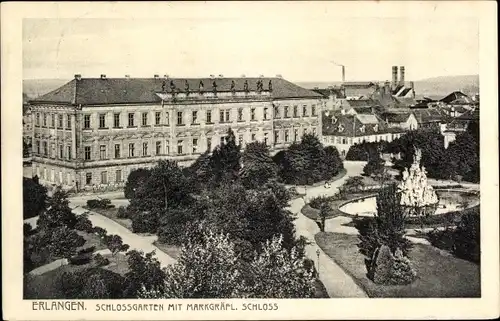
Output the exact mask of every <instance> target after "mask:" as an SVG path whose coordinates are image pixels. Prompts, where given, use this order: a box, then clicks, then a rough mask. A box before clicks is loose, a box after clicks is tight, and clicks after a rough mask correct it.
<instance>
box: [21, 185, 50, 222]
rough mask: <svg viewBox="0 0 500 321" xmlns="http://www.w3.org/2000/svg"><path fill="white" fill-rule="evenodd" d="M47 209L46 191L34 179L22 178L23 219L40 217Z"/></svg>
mask: <svg viewBox="0 0 500 321" xmlns="http://www.w3.org/2000/svg"><path fill="white" fill-rule="evenodd" d="M46 208H47V189H46V188H45V187H44V186H43V185H41V184H39V183H38V177H36V176H35V178H34V179H31V178H27V177H23V217H24V219H27V218H31V217H35V216H38V215H40V213H41V212H42V211H44V210H45V209H46Z"/></svg>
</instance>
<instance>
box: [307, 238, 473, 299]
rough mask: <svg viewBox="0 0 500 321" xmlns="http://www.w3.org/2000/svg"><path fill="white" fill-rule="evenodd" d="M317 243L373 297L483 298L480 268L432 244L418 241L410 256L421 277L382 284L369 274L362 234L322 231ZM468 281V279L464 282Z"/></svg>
mask: <svg viewBox="0 0 500 321" xmlns="http://www.w3.org/2000/svg"><path fill="white" fill-rule="evenodd" d="M315 239H316V243H317V244H318V246H320V247H321V248H322V250H323V251H324V252H325V253H326V254H327V255H328V256H330V257H331V258H332V259H333V260H334V261H335V262H336V263H337V264H338V265H339V266H340V267H341V268H342V269H343V270H344V271H345V272H346V273H347V274H349V275H350V276H351V277H352V278H353V280H354V281H355V282H356V283H357V284H358V285H359V286H360V287H362V288H363V289H364V290H365V292H366V293H367V294H368V296H369V297H374V298H403V297H405V298H461V297H463V298H472V297H474V298H476V297H481V290H480V287H481V278H480V267H479V265H477V264H474V263H471V262H468V261H466V260H462V259H458V258H456V257H453V256H451V255H444V254H443V253H442V251H440V250H439V249H436V248H434V247H433V246H430V245H424V244H415V245H414V246H413V248H412V250H411V251H410V254H409V258H410V260H411V261H412V263H413V266H414V268H415V270H416V271H417V273H418V274H417V279H416V280H415V281H414V282H413V283H412V284H409V285H390V286H389V285H379V284H375V283H374V282H373V281H371V280H370V279H368V277H367V276H366V273H367V271H366V267H365V257H364V256H363V255H362V254H361V253H359V249H358V246H357V244H358V243H359V240H358V237H357V236H355V235H348V234H340V233H318V234H316V236H315ZM464 280H467V282H464Z"/></svg>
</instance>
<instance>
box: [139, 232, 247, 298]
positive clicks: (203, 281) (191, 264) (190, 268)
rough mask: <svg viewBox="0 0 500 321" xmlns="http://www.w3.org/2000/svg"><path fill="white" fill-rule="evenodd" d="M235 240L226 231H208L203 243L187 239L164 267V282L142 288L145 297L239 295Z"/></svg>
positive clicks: (241, 281)
mask: <svg viewBox="0 0 500 321" xmlns="http://www.w3.org/2000/svg"><path fill="white" fill-rule="evenodd" d="M239 265H240V262H239V260H238V256H237V254H236V251H235V246H234V244H233V243H232V242H231V241H230V239H229V237H228V236H227V235H223V234H214V233H212V232H208V233H205V234H204V237H203V242H202V243H191V242H189V243H187V244H186V245H185V246H184V247H183V248H182V250H181V255H180V257H179V260H178V261H177V262H176V263H175V264H174V265H170V266H168V267H167V269H166V278H165V282H164V283H162V284H160V286H159V287H157V288H156V289H153V290H152V291H151V290H148V289H146V288H144V289H143V290H142V291H141V292H140V294H139V296H140V297H145V298H165V299H170V298H177V299H187V298H193V299H199V298H238V297H241V288H242V283H243V278H242V275H241V272H240V269H239Z"/></svg>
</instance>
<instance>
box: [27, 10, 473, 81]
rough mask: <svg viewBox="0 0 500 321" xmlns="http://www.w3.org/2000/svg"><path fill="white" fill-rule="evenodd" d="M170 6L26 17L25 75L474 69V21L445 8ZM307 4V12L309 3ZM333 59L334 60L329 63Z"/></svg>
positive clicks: (352, 75)
mask: <svg viewBox="0 0 500 321" xmlns="http://www.w3.org/2000/svg"><path fill="white" fill-rule="evenodd" d="M211 12H213V11H210V10H207V14H205V15H201V14H199V10H198V12H197V13H198V14H196V15H192V16H190V15H189V14H182V15H181V14H177V15H176V14H170V15H168V16H167V17H166V18H164V19H158V18H154V19H143V18H140V19H132V18H125V19H95V18H92V19H90V18H86V17H84V18H75V19H52V18H51V19H25V20H24V22H23V73H24V75H23V78H24V79H31V78H64V79H71V78H72V77H73V76H74V74H77V73H79V74H82V76H83V77H99V75H100V74H106V75H107V76H108V77H123V76H124V75H125V74H130V75H131V76H132V77H152V76H153V75H154V74H159V75H160V76H163V75H164V74H168V75H170V76H171V77H206V76H209V75H210V74H214V75H219V74H223V75H224V76H226V77H229V76H240V75H242V74H245V75H246V76H249V77H250V76H259V75H265V76H275V75H276V74H281V75H283V77H284V78H285V79H288V80H291V81H340V80H341V68H340V67H338V66H335V63H334V62H336V63H339V64H343V65H345V66H346V80H348V81H349V80H350V81H354V80H381V81H382V80H389V79H390V78H391V66H392V65H397V66H400V65H404V66H405V67H406V79H407V80H419V79H423V78H428V77H435V76H448V75H468V74H479V39H478V33H479V31H478V28H479V27H478V20H477V19H475V18H465V17H460V16H458V17H457V16H455V15H454V14H453V13H451V12H450V14H448V15H440V16H437V15H433V14H432V13H429V14H428V15H426V14H424V15H419V16H417V17H412V18H408V17H401V16H400V17H397V16H396V17H387V18H374V17H365V16H363V17H342V16H339V15H338V12H335V11H334V10H331V9H330V10H315V11H314V14H312V13H311V14H307V12H308V11H307V10H303V12H305V13H306V14H300V15H299V14H295V15H292V14H290V15H289V14H287V13H286V11H281V10H266V11H265V13H264V12H263V13H262V14H255V11H252V12H254V14H245V12H244V11H242V12H240V13H239V14H232V15H230V14H228V15H227V16H224V15H221V14H214V15H211ZM311 12H312V11H311ZM333 61H334V62H333Z"/></svg>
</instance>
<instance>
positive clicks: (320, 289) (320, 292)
mask: <svg viewBox="0 0 500 321" xmlns="http://www.w3.org/2000/svg"><path fill="white" fill-rule="evenodd" d="M314 297H315V298H316V299H328V298H330V296H329V295H328V292H327V291H326V288H325V286H324V285H323V283H322V282H321V281H320V280H318V279H316V293H315V295H314Z"/></svg>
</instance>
